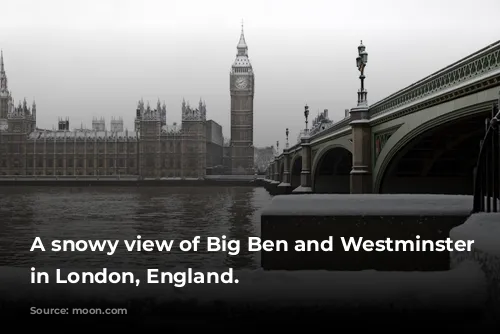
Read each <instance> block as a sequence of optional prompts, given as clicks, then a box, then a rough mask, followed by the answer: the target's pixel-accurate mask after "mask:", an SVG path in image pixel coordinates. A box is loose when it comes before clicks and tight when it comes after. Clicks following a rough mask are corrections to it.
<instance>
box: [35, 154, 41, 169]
mask: <svg viewBox="0 0 500 334" xmlns="http://www.w3.org/2000/svg"><path fill="white" fill-rule="evenodd" d="M36 166H37V167H38V168H42V167H43V156H40V157H39V158H38V159H37V160H36Z"/></svg>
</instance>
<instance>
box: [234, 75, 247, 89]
mask: <svg viewBox="0 0 500 334" xmlns="http://www.w3.org/2000/svg"><path fill="white" fill-rule="evenodd" d="M234 85H235V86H236V88H238V89H245V88H247V86H248V80H247V78H244V77H239V78H237V79H236V81H235V82H234Z"/></svg>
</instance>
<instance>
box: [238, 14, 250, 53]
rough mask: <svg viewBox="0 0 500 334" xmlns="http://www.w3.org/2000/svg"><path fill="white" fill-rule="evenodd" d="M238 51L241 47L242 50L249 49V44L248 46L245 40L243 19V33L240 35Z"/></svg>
mask: <svg viewBox="0 0 500 334" xmlns="http://www.w3.org/2000/svg"><path fill="white" fill-rule="evenodd" d="M237 48H238V51H239V50H240V49H241V50H245V51H246V50H247V49H248V46H247V43H246V41H245V33H244V32H243V20H241V35H240V41H239V42H238V46H237Z"/></svg>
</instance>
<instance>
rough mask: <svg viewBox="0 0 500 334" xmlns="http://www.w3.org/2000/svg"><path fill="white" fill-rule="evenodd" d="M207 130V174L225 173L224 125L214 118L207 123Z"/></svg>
mask: <svg viewBox="0 0 500 334" xmlns="http://www.w3.org/2000/svg"><path fill="white" fill-rule="evenodd" d="M206 131H207V135H206V138H207V174H211V175H213V174H216V175H219V174H223V173H224V167H223V151H224V148H223V145H224V137H223V136H222V126H221V125H220V124H218V123H217V122H215V121H213V120H209V121H207V123H206Z"/></svg>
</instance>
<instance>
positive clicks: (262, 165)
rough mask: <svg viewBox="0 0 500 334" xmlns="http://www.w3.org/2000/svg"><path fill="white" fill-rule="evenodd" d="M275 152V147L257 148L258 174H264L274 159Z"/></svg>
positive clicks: (256, 167) (255, 157) (256, 162)
mask: <svg viewBox="0 0 500 334" xmlns="http://www.w3.org/2000/svg"><path fill="white" fill-rule="evenodd" d="M274 155H275V150H274V147H273V146H269V147H263V148H259V147H256V148H255V155H254V164H255V169H256V170H257V173H258V174H264V173H265V171H266V169H267V167H268V166H269V163H270V162H271V160H272V159H273V158H274Z"/></svg>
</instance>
